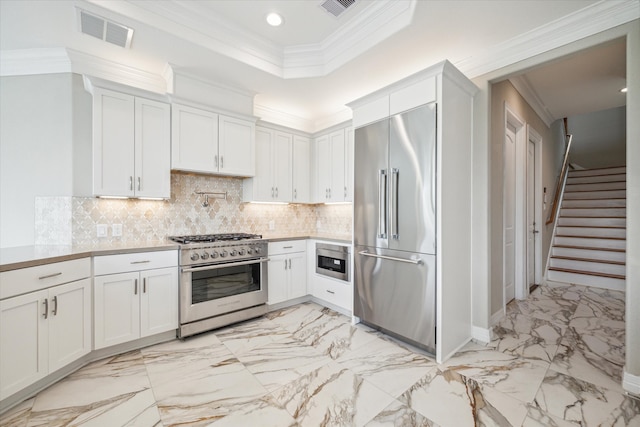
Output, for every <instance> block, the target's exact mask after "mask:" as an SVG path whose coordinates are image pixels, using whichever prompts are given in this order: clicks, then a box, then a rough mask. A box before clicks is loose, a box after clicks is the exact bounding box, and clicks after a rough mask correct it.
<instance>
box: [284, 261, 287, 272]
mask: <svg viewBox="0 0 640 427" xmlns="http://www.w3.org/2000/svg"><path fill="white" fill-rule="evenodd" d="M284 269H285V270H286V269H287V260H286V259H285V260H284Z"/></svg>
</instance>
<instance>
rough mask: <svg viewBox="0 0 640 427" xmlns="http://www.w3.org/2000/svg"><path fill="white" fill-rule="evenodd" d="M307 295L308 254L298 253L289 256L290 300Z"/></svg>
mask: <svg viewBox="0 0 640 427" xmlns="http://www.w3.org/2000/svg"><path fill="white" fill-rule="evenodd" d="M305 295H307V253H306V252H296V253H293V254H290V255H289V292H288V298H289V299H293V298H298V297H303V296H305Z"/></svg>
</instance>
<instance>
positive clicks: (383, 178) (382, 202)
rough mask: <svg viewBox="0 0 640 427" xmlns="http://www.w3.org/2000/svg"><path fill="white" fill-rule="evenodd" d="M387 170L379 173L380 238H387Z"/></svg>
mask: <svg viewBox="0 0 640 427" xmlns="http://www.w3.org/2000/svg"><path fill="white" fill-rule="evenodd" d="M387 203H388V199H387V170H386V169H380V170H379V171H378V238H379V239H386V238H387Z"/></svg>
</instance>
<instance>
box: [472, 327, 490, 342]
mask: <svg viewBox="0 0 640 427" xmlns="http://www.w3.org/2000/svg"><path fill="white" fill-rule="evenodd" d="M471 338H473V339H474V340H476V341H479V342H481V343H483V344H489V343H490V342H491V328H488V329H487V328H481V327H479V326H471Z"/></svg>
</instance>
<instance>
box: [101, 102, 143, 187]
mask: <svg viewBox="0 0 640 427" xmlns="http://www.w3.org/2000/svg"><path fill="white" fill-rule="evenodd" d="M134 137H135V134H134V97H133V96H131V95H125V94H123V93H118V92H113V91H110V90H102V89H100V90H99V89H96V91H95V94H94V98H93V194H94V195H95V196H120V197H131V196H133V195H134V191H133V188H134V179H135V176H134V175H135V174H134Z"/></svg>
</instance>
